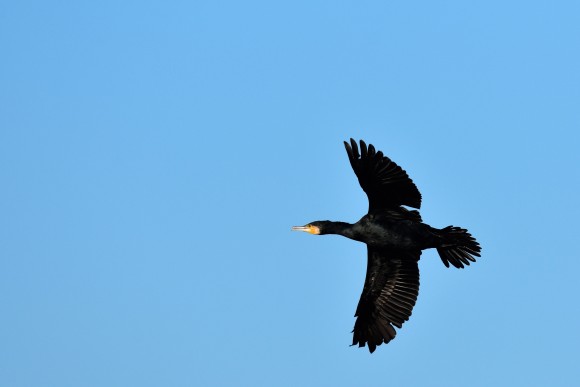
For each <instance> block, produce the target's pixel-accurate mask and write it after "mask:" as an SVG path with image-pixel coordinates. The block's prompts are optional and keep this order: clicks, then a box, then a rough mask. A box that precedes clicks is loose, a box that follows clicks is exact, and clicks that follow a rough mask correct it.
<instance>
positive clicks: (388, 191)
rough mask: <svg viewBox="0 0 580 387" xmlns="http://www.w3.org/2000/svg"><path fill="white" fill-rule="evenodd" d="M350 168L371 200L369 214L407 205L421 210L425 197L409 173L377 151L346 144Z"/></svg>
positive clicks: (362, 142) (355, 144) (361, 144)
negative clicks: (422, 196) (422, 198)
mask: <svg viewBox="0 0 580 387" xmlns="http://www.w3.org/2000/svg"><path fill="white" fill-rule="evenodd" d="M344 145H345V147H346V152H347V153H348V158H349V160H350V165H351V166H352V169H353V170H354V173H355V174H356V176H357V177H358V181H359V183H360V186H361V187H362V189H363V190H364V191H365V192H366V193H367V196H368V198H369V212H370V211H373V210H379V209H385V208H392V207H396V206H400V205H405V206H409V207H413V208H421V194H420V193H419V190H418V189H417V187H416V186H415V183H413V180H411V179H410V178H409V176H408V175H407V172H405V171H404V170H403V169H402V168H401V167H399V166H398V165H397V164H395V163H394V162H393V161H391V159H389V158H388V157H386V156H384V155H383V152H381V151H378V152H377V151H375V147H374V146H372V145H371V144H369V146H368V148H367V145H366V144H365V142H364V141H363V140H361V141H360V153H359V149H358V146H357V143H356V141H354V140H353V139H352V138H351V139H350V144H349V143H348V142H346V141H345V142H344Z"/></svg>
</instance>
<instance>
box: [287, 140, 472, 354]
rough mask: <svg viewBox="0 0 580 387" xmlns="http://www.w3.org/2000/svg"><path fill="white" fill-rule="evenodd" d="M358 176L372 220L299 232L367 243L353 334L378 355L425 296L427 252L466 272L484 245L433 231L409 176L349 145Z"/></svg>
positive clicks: (321, 224)
mask: <svg viewBox="0 0 580 387" xmlns="http://www.w3.org/2000/svg"><path fill="white" fill-rule="evenodd" d="M344 145H345V147H346V152H347V154H348V158H349V160H350V164H351V166H352V169H353V170H354V173H355V174H356V176H357V177H358V181H359V183H360V186H361V187H362V189H363V190H364V191H365V192H366V194H367V196H368V199H369V211H368V214H366V215H365V216H363V217H362V218H361V219H360V220H359V221H358V222H356V223H354V224H350V223H344V222H332V221H328V220H325V221H316V222H311V223H309V224H307V225H306V226H296V227H293V228H292V229H293V230H298V231H306V232H309V233H311V234H316V235H324V234H338V235H342V236H345V237H347V238H350V239H353V240H356V241H360V242H363V243H366V245H367V252H368V264H367V274H366V278H365V284H364V288H363V291H362V294H361V298H360V301H359V303H358V306H357V308H356V313H355V317H357V319H356V322H355V325H354V330H353V333H354V335H353V342H352V343H353V345H355V344H358V346H359V347H364V346H365V345H366V344H368V347H369V351H370V352H371V353H372V352H374V350H375V349H376V347H377V346H378V345H381V344H382V343H388V342H389V341H391V340H392V339H393V338H394V337H395V335H396V331H395V329H394V327H397V328H401V327H402V326H403V323H404V322H405V321H407V320H408V319H409V317H410V316H411V313H412V310H413V307H414V306H415V302H416V301H417V296H418V294H419V267H418V261H419V258H420V256H421V251H422V250H424V249H429V248H436V249H437V252H438V253H439V256H440V257H441V260H442V261H443V263H444V264H445V266H447V267H449V264H451V265H453V266H455V267H457V268H463V267H464V265H469V264H470V262H475V257H479V256H480V252H481V247H480V246H479V243H477V241H476V240H475V239H474V238H473V237H472V236H471V234H469V233H468V232H467V230H465V229H462V228H459V227H454V226H448V227H445V228H443V229H437V228H434V227H431V226H429V225H427V224H425V223H423V221H422V220H421V215H419V212H418V211H416V210H408V209H406V208H405V207H402V206H403V205H405V206H408V207H413V208H417V209H418V208H420V207H421V194H420V193H419V190H418V189H417V187H416V186H415V184H414V183H413V181H412V180H411V179H410V178H409V176H408V175H407V173H406V172H405V171H404V170H403V169H402V168H401V167H399V166H398V165H397V164H395V163H394V162H393V161H391V159H389V158H388V157H386V156H384V155H383V153H382V152H380V151H378V152H377V151H376V150H375V148H374V147H373V146H372V145H370V144H369V146H368V147H367V145H366V144H365V142H364V141H362V140H361V141H360V151H359V148H358V146H357V143H356V142H355V141H354V140H353V139H351V140H350V144H349V143H347V142H345V143H344Z"/></svg>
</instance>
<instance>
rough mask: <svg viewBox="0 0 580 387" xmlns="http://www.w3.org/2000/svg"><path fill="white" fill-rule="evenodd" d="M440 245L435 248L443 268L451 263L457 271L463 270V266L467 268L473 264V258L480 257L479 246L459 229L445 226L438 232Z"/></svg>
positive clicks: (463, 230) (467, 233)
mask: <svg viewBox="0 0 580 387" xmlns="http://www.w3.org/2000/svg"><path fill="white" fill-rule="evenodd" d="M438 234H439V237H440V238H441V244H440V245H439V247H437V252H438V253H439V256H440V257H441V260H442V261H443V264H445V266H447V267H449V264H450V263H451V264H452V265H453V266H455V267H456V268H459V269H463V267H464V264H465V265H467V266H469V264H470V262H475V257H481V255H480V253H481V246H479V243H477V241H476V240H475V238H474V237H472V236H471V234H470V233H469V232H467V230H466V229H464V228H461V227H454V226H447V227H445V228H443V229H441V230H438Z"/></svg>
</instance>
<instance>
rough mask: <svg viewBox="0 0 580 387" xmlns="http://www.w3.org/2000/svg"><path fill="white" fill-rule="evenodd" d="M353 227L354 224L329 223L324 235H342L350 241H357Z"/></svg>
mask: <svg viewBox="0 0 580 387" xmlns="http://www.w3.org/2000/svg"><path fill="white" fill-rule="evenodd" d="M353 226H354V225H353V224H350V223H346V222H329V223H328V224H327V225H326V226H325V227H324V233H325V234H336V235H342V236H344V237H347V238H350V239H356V238H355V233H354V230H353Z"/></svg>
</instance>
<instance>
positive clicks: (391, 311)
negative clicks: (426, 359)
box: [352, 247, 421, 353]
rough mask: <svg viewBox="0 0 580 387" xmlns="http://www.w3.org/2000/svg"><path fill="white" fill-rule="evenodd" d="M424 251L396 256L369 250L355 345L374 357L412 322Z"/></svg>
mask: <svg viewBox="0 0 580 387" xmlns="http://www.w3.org/2000/svg"><path fill="white" fill-rule="evenodd" d="M420 256H421V250H417V251H412V252H400V251H399V252H395V251H390V250H389V251H384V250H375V249H373V248H371V247H368V266H367V275H366V279H365V285H364V289H363V292H362V294H361V298H360V301H359V303H358V307H357V309H356V314H355V317H357V319H356V322H355V325H354V330H353V333H354V335H353V341H352V344H353V345H355V344H358V346H359V347H364V346H365V344H368V347H369V351H370V352H371V353H372V352H374V350H375V349H376V347H377V346H378V345H381V344H382V343H388V342H389V341H391V340H392V339H393V338H394V337H395V335H396V332H395V328H394V327H393V326H395V327H397V328H401V327H402V326H403V323H404V322H405V321H407V320H408V319H409V317H410V316H411V312H412V310H413V307H414V306H415V302H416V301H417V296H418V294H419V267H418V260H419V257H420Z"/></svg>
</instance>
